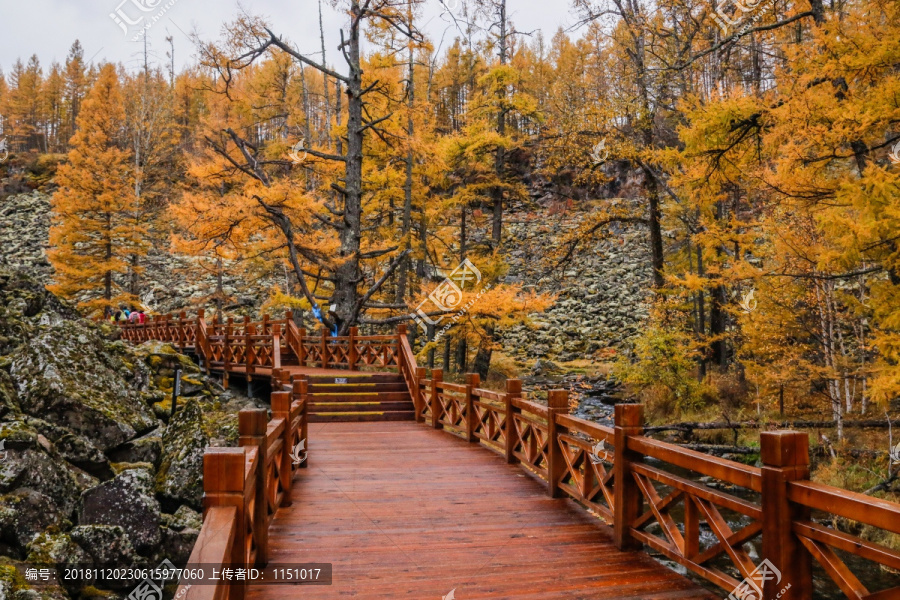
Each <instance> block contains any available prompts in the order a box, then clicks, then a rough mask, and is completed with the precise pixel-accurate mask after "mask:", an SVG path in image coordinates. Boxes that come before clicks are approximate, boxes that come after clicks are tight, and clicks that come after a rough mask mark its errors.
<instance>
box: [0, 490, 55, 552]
mask: <svg viewBox="0 0 900 600" xmlns="http://www.w3.org/2000/svg"><path fill="white" fill-rule="evenodd" d="M67 524H68V523H67V518H66V515H64V514H63V513H62V511H60V509H59V507H58V506H57V505H56V503H54V502H53V500H52V499H51V498H50V497H49V496H46V495H44V494H41V493H40V492H37V491H35V490H31V489H19V490H15V491H13V492H12V493H9V494H4V495H2V496H0V538H2V540H3V542H4V544H5V545H6V546H7V553H8V554H9V555H10V556H14V557H18V558H25V554H26V552H27V550H26V548H27V547H28V544H30V543H31V540H33V539H34V537H35V536H36V535H38V534H39V533H41V532H42V531H45V530H46V529H48V528H53V527H55V528H64V527H65V526H66V525H67Z"/></svg>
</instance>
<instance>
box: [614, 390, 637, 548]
mask: <svg viewBox="0 0 900 600" xmlns="http://www.w3.org/2000/svg"><path fill="white" fill-rule="evenodd" d="M615 410H616V413H615V428H614V429H615V446H616V449H615V451H616V454H615V462H614V464H613V472H614V476H613V477H614V479H615V506H614V509H615V510H614V521H615V522H614V527H615V541H616V547H617V548H618V549H619V550H637V549H640V548H641V546H642V544H641V542H640V541H639V540H637V539H635V538H634V536H632V535H631V525H632V523H634V521H635V520H636V519H637V518H638V517H639V516H640V513H641V505H642V499H641V491H640V489H639V488H638V485H637V482H636V481H635V480H634V477H633V476H632V474H631V463H632V462H638V461H639V460H640V455H638V454H637V453H635V452H633V451H631V450H628V447H627V444H628V436H632V435H641V434H642V433H643V429H644V428H643V423H644V407H643V406H642V405H640V404H616V409H615Z"/></svg>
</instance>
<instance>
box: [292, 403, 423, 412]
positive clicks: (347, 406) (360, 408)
mask: <svg viewBox="0 0 900 600" xmlns="http://www.w3.org/2000/svg"><path fill="white" fill-rule="evenodd" d="M414 409H415V408H414V406H413V403H412V402H409V401H407V402H315V403H310V405H309V414H311V415H312V414H321V413H334V412H353V413H356V412H383V411H395V410H399V411H405V410H414Z"/></svg>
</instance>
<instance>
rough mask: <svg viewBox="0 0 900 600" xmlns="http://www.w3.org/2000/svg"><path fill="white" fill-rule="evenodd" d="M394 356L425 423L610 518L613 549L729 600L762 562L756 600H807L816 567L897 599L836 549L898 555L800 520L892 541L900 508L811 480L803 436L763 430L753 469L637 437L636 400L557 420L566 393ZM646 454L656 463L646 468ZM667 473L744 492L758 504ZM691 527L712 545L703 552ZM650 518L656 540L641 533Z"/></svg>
mask: <svg viewBox="0 0 900 600" xmlns="http://www.w3.org/2000/svg"><path fill="white" fill-rule="evenodd" d="M400 355H401V357H402V363H401V372H403V373H404V376H405V377H406V376H407V374H408V375H409V377H408V378H407V384H408V386H409V389H410V393H411V394H414V395H413V398H414V399H417V398H418V397H419V394H418V390H423V391H424V390H427V393H425V394H424V396H425V398H426V399H427V402H425V403H424V406H423V407H422V408H421V409H420V407H419V406H417V412H416V414H417V416H419V415H427V416H428V417H429V418H428V419H427V420H426V421H425V423H426V425H429V426H431V427H434V428H436V429H443V430H444V431H447V432H448V433H452V434H454V435H457V436H459V437H463V438H465V439H466V440H468V441H470V442H473V441H474V442H478V443H480V444H482V445H483V446H484V447H486V448H488V449H490V450H493V451H495V452H498V453H500V454H501V455H502V454H505V456H506V459H507V461H508V462H518V463H520V464H521V465H522V466H523V467H525V468H526V470H527V471H529V472H530V473H532V474H533V475H534V476H537V477H539V478H540V479H543V480H544V481H545V482H546V485H547V488H548V492H549V494H550V495H551V496H554V497H556V496H568V497H570V498H573V499H574V500H576V501H577V502H579V503H580V504H582V505H584V506H585V507H586V508H588V509H590V510H591V511H593V512H594V513H595V514H597V515H599V516H600V517H601V518H603V519H605V520H606V521H607V522H609V523H610V524H611V525H612V527H613V531H614V534H615V542H616V545H617V547H619V548H620V549H639V548H641V547H643V546H647V547H649V548H651V549H653V550H655V551H657V552H659V553H661V554H663V555H665V556H666V557H668V558H669V559H671V560H673V561H674V562H677V563H679V564H681V565H682V566H684V567H685V568H686V569H688V570H690V571H692V572H693V573H695V574H696V575H699V576H700V577H703V578H704V579H706V580H708V581H710V582H712V583H714V584H716V585H718V586H720V587H722V588H723V589H725V590H726V592H728V593H730V592H733V591H735V589H737V588H738V587H739V586H741V585H746V582H742V581H741V579H745V578H746V579H747V580H754V579H753V578H754V571H755V570H756V569H757V568H758V567H757V563H758V562H759V561H761V560H762V559H765V560H767V561H769V562H768V566H769V567H774V568H776V569H778V571H779V572H780V573H781V578H780V579H778V580H776V578H774V577H770V578H767V579H766V581H765V584H764V589H763V592H764V594H763V597H765V598H775V597H778V598H780V599H782V600H809V599H810V598H811V597H812V564H813V562H814V561H815V562H817V563H819V564H820V565H821V566H822V568H823V569H824V571H825V573H826V574H827V575H828V576H829V577H830V578H831V579H832V580H833V581H834V583H835V585H836V586H837V588H838V589H840V590H842V591H843V592H844V594H845V595H846V596H847V597H848V598H865V597H871V598H875V597H876V596H877V597H878V598H894V597H900V586H898V587H894V588H891V589H889V590H881V591H879V592H878V593H877V594H874V595H873V594H872V593H871V592H870V591H869V590H868V589H867V587H866V583H865V582H861V581H860V580H858V579H857V578H856V577H855V576H854V575H853V573H852V572H850V570H849V569H848V568H847V567H846V565H844V563H843V559H842V558H841V557H840V556H838V555H837V554H836V553H835V551H834V550H839V551H842V552H844V553H847V554H853V555H856V556H857V557H858V558H860V559H865V560H868V561H872V562H875V563H878V564H881V565H884V566H886V567H888V568H891V569H900V552H898V551H896V550H893V549H891V548H888V547H886V546H884V545H882V544H879V543H876V542H872V541H869V540H865V539H862V538H860V537H859V535H854V534H853V533H849V532H844V531H839V530H837V529H835V528H834V527H833V526H828V525H826V524H823V523H817V522H815V521H813V520H812V519H811V517H810V511H811V510H817V511H823V512H826V513H830V514H832V515H835V516H838V517H842V518H845V519H851V520H853V521H856V522H859V523H864V524H866V525H869V526H871V527H876V528H879V529H882V530H884V531H888V532H892V533H896V534H900V504H896V503H894V502H889V501H886V500H880V499H877V498H872V497H871V496H866V495H863V494H858V493H854V492H849V491H847V490H842V489H840V488H836V487H832V486H828V485H823V484H818V483H814V482H811V481H809V437H808V435H807V434H805V433H800V432H793V431H773V432H763V433H761V434H760V445H761V456H762V461H763V467H762V468H758V467H752V466H748V465H745V464H742V463H738V462H734V461H729V460H725V459H722V458H717V457H713V456H710V455H707V454H703V453H701V452H696V451H693V450H688V449H686V448H683V447H681V446H678V445H676V444H670V443H666V442H661V441H658V440H654V439H651V438H648V437H646V436H644V435H643V413H642V407H641V406H640V405H635V404H630V405H617V406H616V412H615V426H614V427H612V428H610V427H606V426H603V425H600V424H597V423H593V422H590V421H587V420H585V419H581V418H578V417H574V416H571V415H569V414H567V409H568V406H567V400H566V392H564V391H559V390H555V391H551V392H550V395H549V405H548V406H544V405H542V404H538V403H536V402H533V401H530V400H526V399H524V398H523V397H522V394H521V390H522V388H521V382H520V381H518V380H508V381H507V392H506V393H505V394H504V393H502V392H497V391H492V390H485V389H482V388H479V387H478V379H477V375H474V376H473V375H468V376H467V377H466V383H465V385H463V384H459V383H449V382H445V381H443V371H442V370H441V369H433V370H432V372H431V376H430V377H425V376H424V372H421V371H418V370H417V371H415V375H413V374H412V373H413V370H412V366H411V364H412V363H411V361H410V358H409V355H411V351H410V352H409V355H407V353H406V348H405V347H404V340H403V339H401V340H400ZM414 392H415V393H414ZM419 420H420V421H421V419H419ZM645 459H652V460H653V461H659V462H658V463H657V462H653V463H652V464H646V463H645ZM657 465H660V466H657ZM669 468H676V469H684V470H686V471H689V472H692V473H694V474H696V475H697V476H704V477H707V478H710V479H715V480H718V481H720V482H721V483H723V484H726V485H728V486H736V487H738V488H743V489H744V490H745V493H746V494H750V495H755V496H756V498H757V500H755V501H754V500H753V499H748V498H746V497H744V496H743V495H742V496H737V495H734V494H731V493H728V492H727V491H724V490H722V489H720V488H719V487H714V486H710V485H707V484H706V483H705V482H703V481H696V480H695V479H692V478H688V477H686V476H684V475H682V474H680V473H678V474H676V473H673V472H670V471H669V470H668V469H669ZM660 486H663V487H664V488H667V489H668V490H670V491H668V492H663V491H660V490H659V487H660ZM676 505H678V506H682V505H683V507H684V508H683V511H682V512H681V513H678V512H670V511H671V509H672V508H674V507H675V506H676ZM722 510H726V511H730V512H733V513H738V514H741V515H744V519H745V521H741V525H740V528H739V529H738V530H736V531H733V530H732V529H731V527H730V526H729V524H728V522H727V521H726V520H725V518H724V517H723V516H722V513H721V512H720V511H722ZM676 516H677V518H680V519H682V524H681V525H679V524H677V523H676ZM701 522H705V523H706V525H707V526H708V528H709V530H710V531H711V532H712V534H713V536H715V538H716V539H715V542H713V543H711V544H709V545H707V547H705V548H702V547H701V545H700V543H701V536H700V524H701ZM654 523H655V524H657V525H658V526H659V529H660V531H661V532H662V534H661V535H656V534H651V533H648V532H647V531H646V530H645V529H646V528H647V526H648V525H650V524H654ZM754 538H761V540H762V552H761V553H760V556H759V558H758V559H755V560H751V557H750V555H748V553H747V552H746V551H745V550H744V544H745V543H747V542H748V541H751V540H753V539H754ZM721 557H726V558H727V559H729V560H730V561H731V562H732V565H733V567H734V569H735V570H736V572H737V573H739V575H740V577H739V578H737V579H736V578H735V577H734V576H733V575H732V574H731V573H730V572H727V571H724V570H722V569H721V568H720V567H719V566H718V563H716V562H714V561H713V559H717V558H721ZM767 568H768V567H767ZM762 579H764V578H760V577H758V576H757V577H756V579H755V580H757V581H761V580H762ZM747 589H750V588H747ZM758 596H759V595H757V597H758Z"/></svg>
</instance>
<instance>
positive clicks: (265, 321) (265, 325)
mask: <svg viewBox="0 0 900 600" xmlns="http://www.w3.org/2000/svg"><path fill="white" fill-rule="evenodd" d="M260 333H261V334H263V335H267V334H268V333H269V315H268V314H264V315H263V318H262V331H260Z"/></svg>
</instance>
